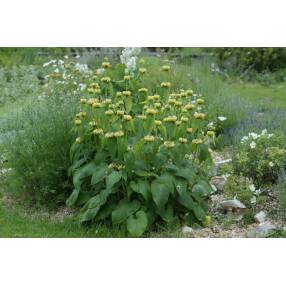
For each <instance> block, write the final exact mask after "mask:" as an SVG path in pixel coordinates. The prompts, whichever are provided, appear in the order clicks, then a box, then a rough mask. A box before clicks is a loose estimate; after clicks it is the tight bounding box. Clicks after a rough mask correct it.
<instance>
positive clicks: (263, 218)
mask: <svg viewBox="0 0 286 286" xmlns="http://www.w3.org/2000/svg"><path fill="white" fill-rule="evenodd" d="M254 219H255V221H256V222H258V223H263V222H265V221H266V213H265V212H264V211H261V212H259V213H257V214H256V215H255V216H254Z"/></svg>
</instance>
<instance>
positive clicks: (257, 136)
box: [248, 132, 260, 140]
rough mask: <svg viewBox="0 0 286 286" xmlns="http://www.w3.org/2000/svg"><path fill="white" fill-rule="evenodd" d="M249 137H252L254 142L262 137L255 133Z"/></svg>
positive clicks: (251, 133)
mask: <svg viewBox="0 0 286 286" xmlns="http://www.w3.org/2000/svg"><path fill="white" fill-rule="evenodd" d="M248 135H249V136H251V137H252V138H253V139H254V140H255V139H257V138H259V137H260V135H258V134H256V133H254V132H250V133H248Z"/></svg>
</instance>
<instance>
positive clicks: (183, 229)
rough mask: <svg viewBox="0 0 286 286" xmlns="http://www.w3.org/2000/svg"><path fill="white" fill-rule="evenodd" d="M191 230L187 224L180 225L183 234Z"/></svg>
mask: <svg viewBox="0 0 286 286" xmlns="http://www.w3.org/2000/svg"><path fill="white" fill-rule="evenodd" d="M192 232H193V229H192V228H191V227H189V226H187V225H184V226H183V227H182V233H183V234H189V233H192Z"/></svg>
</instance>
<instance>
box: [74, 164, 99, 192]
mask: <svg viewBox="0 0 286 286" xmlns="http://www.w3.org/2000/svg"><path fill="white" fill-rule="evenodd" d="M95 169H96V164H95V162H90V163H88V164H86V165H84V166H83V167H81V168H79V169H77V170H76V171H75V173H74V176H73V184H74V186H75V188H76V189H80V187H81V184H82V180H83V179H84V178H86V177H89V176H91V175H92V173H93V172H94V170H95Z"/></svg>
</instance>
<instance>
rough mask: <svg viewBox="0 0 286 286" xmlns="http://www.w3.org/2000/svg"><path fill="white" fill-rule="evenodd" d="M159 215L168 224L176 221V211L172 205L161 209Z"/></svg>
mask: <svg viewBox="0 0 286 286" xmlns="http://www.w3.org/2000/svg"><path fill="white" fill-rule="evenodd" d="M158 214H159V215H160V217H161V218H162V219H163V220H164V221H165V222H166V223H171V222H172V221H173V220H174V210H173V207H172V205H171V204H168V205H167V206H166V207H163V208H161V209H159V210H158Z"/></svg>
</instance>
